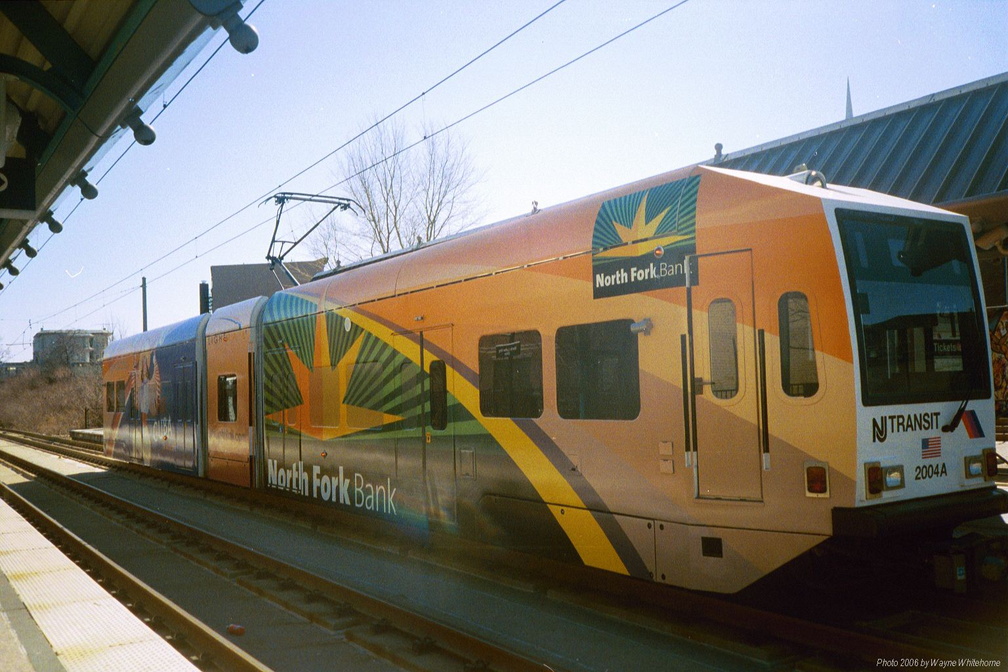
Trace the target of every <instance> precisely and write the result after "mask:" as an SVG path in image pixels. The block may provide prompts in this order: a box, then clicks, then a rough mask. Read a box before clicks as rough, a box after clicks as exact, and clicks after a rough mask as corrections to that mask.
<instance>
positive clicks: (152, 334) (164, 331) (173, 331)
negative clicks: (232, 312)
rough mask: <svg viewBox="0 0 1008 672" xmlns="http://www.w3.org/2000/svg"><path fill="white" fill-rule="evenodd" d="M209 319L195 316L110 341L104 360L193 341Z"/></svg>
mask: <svg viewBox="0 0 1008 672" xmlns="http://www.w3.org/2000/svg"><path fill="white" fill-rule="evenodd" d="M209 317H210V316H209V315H197V316H196V317H190V318H189V319H187V320H182V321H181V322H175V323H174V324H166V325H165V326H163V327H158V328H157V329H151V330H150V331H143V332H140V333H139V334H133V335H132V336H127V337H126V338H120V339H117V340H115V341H112V342H111V343H109V345H108V347H107V348H105V359H110V358H112V357H119V356H121V355H125V354H129V353H131V352H144V351H147V350H153V349H155V348H161V347H164V346H166V345H175V344H176V343H184V342H185V341H190V340H194V339H195V338H197V337H198V336H199V335H200V329H201V328H202V327H203V325H204V323H205V321H206V320H208V319H209Z"/></svg>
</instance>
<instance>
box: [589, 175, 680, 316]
mask: <svg viewBox="0 0 1008 672" xmlns="http://www.w3.org/2000/svg"><path fill="white" fill-rule="evenodd" d="M699 187H700V177H699V176H694V177H688V178H686V179H684V180H677V181H675V182H669V183H668V184H663V185H662V186H660V187H654V188H653V189H647V190H645V191H638V192H636V193H633V194H628V195H626V196H621V197H619V198H614V199H611V200H608V201H606V202H604V203H603V204H602V207H600V208H599V212H598V215H597V216H596V218H595V228H594V231H593V234H592V275H593V278H592V280H593V288H594V289H593V296H594V298H596V299H601V298H605V297H610V296H621V295H624V294H634V293H637V292H646V291H648V290H652V289H662V288H665V287H685V286H686V257H687V256H688V255H691V254H696V203H697V191H698V189H699Z"/></svg>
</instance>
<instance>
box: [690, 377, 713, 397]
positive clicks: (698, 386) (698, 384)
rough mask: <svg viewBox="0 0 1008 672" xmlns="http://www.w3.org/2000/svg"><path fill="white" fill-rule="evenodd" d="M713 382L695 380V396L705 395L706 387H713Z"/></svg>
mask: <svg viewBox="0 0 1008 672" xmlns="http://www.w3.org/2000/svg"><path fill="white" fill-rule="evenodd" d="M713 384H714V381H713V380H704V379H703V378H694V379H693V390H694V394H703V389H704V386H705V385H713Z"/></svg>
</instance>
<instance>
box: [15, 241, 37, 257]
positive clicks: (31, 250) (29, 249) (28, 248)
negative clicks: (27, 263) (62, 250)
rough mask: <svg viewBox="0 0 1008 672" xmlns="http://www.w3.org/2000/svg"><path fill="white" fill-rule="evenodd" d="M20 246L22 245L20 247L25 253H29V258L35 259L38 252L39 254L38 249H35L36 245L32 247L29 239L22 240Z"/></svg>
mask: <svg viewBox="0 0 1008 672" xmlns="http://www.w3.org/2000/svg"><path fill="white" fill-rule="evenodd" d="M19 247H20V248H21V249H22V250H24V253H25V254H26V255H28V258H29V259H34V258H35V255H37V254H38V250H36V249H35V248H34V247H32V246H31V245H29V244H28V241H27V240H22V241H21V245H20V246H19Z"/></svg>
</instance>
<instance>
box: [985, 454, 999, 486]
mask: <svg viewBox="0 0 1008 672" xmlns="http://www.w3.org/2000/svg"><path fill="white" fill-rule="evenodd" d="M983 458H984V478H985V479H987V480H990V479H992V478H994V477H995V476H997V469H998V467H997V463H998V456H997V452H996V451H995V450H994V449H993V448H984V451H983Z"/></svg>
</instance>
